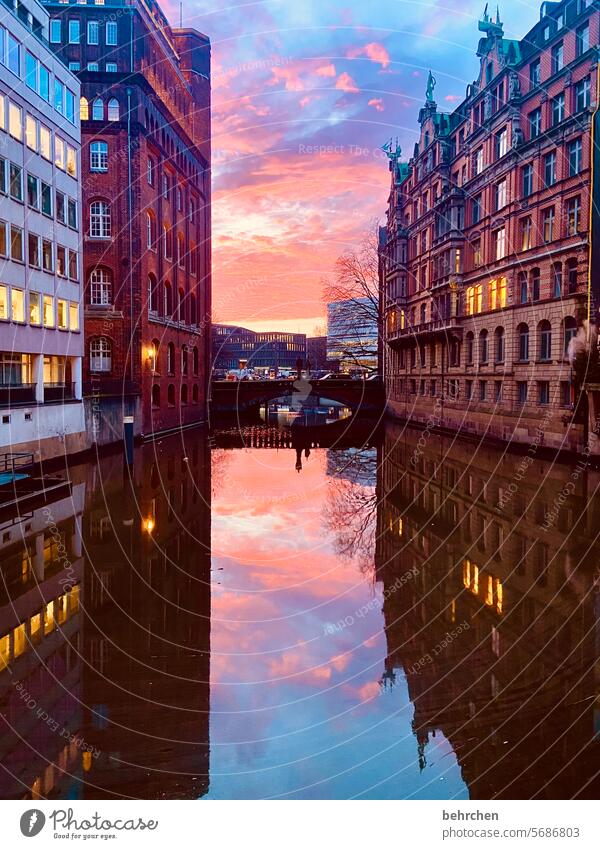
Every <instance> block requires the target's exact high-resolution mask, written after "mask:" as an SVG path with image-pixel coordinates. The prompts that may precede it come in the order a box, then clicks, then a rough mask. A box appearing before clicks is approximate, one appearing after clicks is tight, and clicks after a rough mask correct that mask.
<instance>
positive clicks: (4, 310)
mask: <svg viewBox="0 0 600 849" xmlns="http://www.w3.org/2000/svg"><path fill="white" fill-rule="evenodd" d="M0 318H3V319H7V318H8V287H7V286H5V285H4V284H3V283H0Z"/></svg>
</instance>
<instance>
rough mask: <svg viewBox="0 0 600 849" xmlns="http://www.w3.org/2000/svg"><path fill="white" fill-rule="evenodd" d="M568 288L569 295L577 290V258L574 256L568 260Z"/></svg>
mask: <svg viewBox="0 0 600 849" xmlns="http://www.w3.org/2000/svg"><path fill="white" fill-rule="evenodd" d="M567 289H568V292H569V295H572V294H573V293H574V292H576V291H577V260H576V259H575V258H574V257H572V258H571V259H568V260H567Z"/></svg>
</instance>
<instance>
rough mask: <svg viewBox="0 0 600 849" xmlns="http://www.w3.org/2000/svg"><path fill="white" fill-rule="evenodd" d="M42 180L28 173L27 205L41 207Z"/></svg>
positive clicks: (34, 207) (33, 207)
mask: <svg viewBox="0 0 600 849" xmlns="http://www.w3.org/2000/svg"><path fill="white" fill-rule="evenodd" d="M39 189H40V181H39V180H38V178H37V177H34V176H33V174H28V175H27V206H30V207H31V208H32V209H39V206H40V191H39Z"/></svg>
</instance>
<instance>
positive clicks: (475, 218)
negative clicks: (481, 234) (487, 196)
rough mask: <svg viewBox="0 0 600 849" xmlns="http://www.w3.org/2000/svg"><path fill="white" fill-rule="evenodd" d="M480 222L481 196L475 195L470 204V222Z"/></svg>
mask: <svg viewBox="0 0 600 849" xmlns="http://www.w3.org/2000/svg"><path fill="white" fill-rule="evenodd" d="M480 220H481V195H476V196H475V197H474V198H473V201H472V204H471V221H472V223H473V224H478V223H479V222H480Z"/></svg>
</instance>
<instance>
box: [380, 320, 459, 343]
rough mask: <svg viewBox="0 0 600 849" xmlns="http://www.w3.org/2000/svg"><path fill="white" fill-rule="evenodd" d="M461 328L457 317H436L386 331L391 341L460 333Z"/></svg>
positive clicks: (388, 339)
mask: <svg viewBox="0 0 600 849" xmlns="http://www.w3.org/2000/svg"><path fill="white" fill-rule="evenodd" d="M462 332H463V328H462V326H461V324H460V319H459V318H456V317H454V318H452V317H451V318H436V319H434V320H433V321H425V322H421V323H420V324H414V325H412V326H411V325H409V324H407V326H406V327H403V328H396V329H395V330H392V331H389V332H388V333H387V341H388V342H391V341H394V340H395V339H405V338H407V337H419V339H427V338H434V337H435V336H445V335H446V334H447V333H453V334H455V335H456V334H462Z"/></svg>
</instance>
